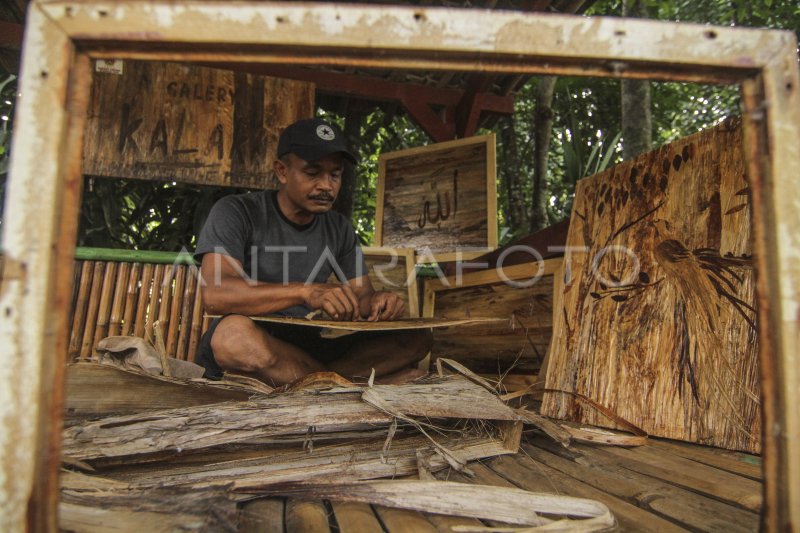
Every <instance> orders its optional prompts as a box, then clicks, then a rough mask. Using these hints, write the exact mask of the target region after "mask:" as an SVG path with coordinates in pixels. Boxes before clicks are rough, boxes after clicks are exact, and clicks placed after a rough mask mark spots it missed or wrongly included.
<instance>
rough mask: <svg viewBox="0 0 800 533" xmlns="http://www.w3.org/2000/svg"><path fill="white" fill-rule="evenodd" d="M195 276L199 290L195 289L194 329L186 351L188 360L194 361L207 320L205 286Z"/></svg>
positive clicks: (193, 307)
mask: <svg viewBox="0 0 800 533" xmlns="http://www.w3.org/2000/svg"><path fill="white" fill-rule="evenodd" d="M192 277H194V278H195V279H196V280H197V281H196V283H197V290H195V291H194V293H195V294H194V303H193V306H192V331H191V335H190V337H189V347H188V351H187V353H186V360H187V361H194V357H195V355H196V354H197V347H198V346H199V345H200V337H202V334H203V332H204V331H205V330H204V329H203V325H204V324H205V320H204V318H203V287H202V283H200V281H199V277H195V276H192Z"/></svg>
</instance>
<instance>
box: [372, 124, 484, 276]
mask: <svg viewBox="0 0 800 533" xmlns="http://www.w3.org/2000/svg"><path fill="white" fill-rule="evenodd" d="M375 242H376V245H377V246H391V247H411V248H415V249H416V251H417V256H418V262H434V261H438V262H443V261H452V260H458V259H470V258H473V257H476V256H478V255H480V254H482V253H485V252H486V251H488V250H492V249H494V248H495V247H496V246H497V189H496V163H495V136H494V135H493V134H492V135H482V136H478V137H469V138H466V139H459V140H456V141H448V142H444V143H438V144H432V145H429V146H423V147H420V148H411V149H408V150H401V151H398V152H391V153H387V154H381V156H380V159H379V170H378V197H377V207H376V223H375Z"/></svg>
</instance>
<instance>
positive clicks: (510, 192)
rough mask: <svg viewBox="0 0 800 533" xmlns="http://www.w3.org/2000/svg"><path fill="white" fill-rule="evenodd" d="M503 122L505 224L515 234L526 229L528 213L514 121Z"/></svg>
mask: <svg viewBox="0 0 800 533" xmlns="http://www.w3.org/2000/svg"><path fill="white" fill-rule="evenodd" d="M504 122H505V123H506V124H505V127H504V128H503V129H502V130H501V132H500V138H501V139H502V143H503V159H504V162H503V163H504V164H503V168H502V169H501V172H502V176H503V184H504V186H505V187H504V188H505V192H506V199H507V203H506V205H507V209H506V224H508V227H509V229H510V230H511V232H512V233H515V232H516V231H518V230H519V229H521V228H527V227H528V216H527V215H528V213H527V211H526V209H525V193H524V191H523V187H522V176H520V170H519V169H520V162H519V151H518V150H517V132H516V129H515V128H514V119H513V117H509V118H507V119H506V120H504Z"/></svg>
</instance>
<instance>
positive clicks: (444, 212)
mask: <svg viewBox="0 0 800 533" xmlns="http://www.w3.org/2000/svg"><path fill="white" fill-rule="evenodd" d="M451 201H452V205H451ZM431 205H432V204H431V201H430V200H424V201H423V203H422V212H421V213H420V215H419V218H418V219H417V226H419V228H420V229H422V228H424V227H425V226H426V225H427V224H428V223H431V224H436V223H439V222H441V221H444V220H447V219H449V218H450V215H451V214H452V215H453V218H455V216H456V213H457V212H458V169H455V170H453V196H452V197H451V196H450V191H444V201H442V193H441V191H436V212H435V213H431Z"/></svg>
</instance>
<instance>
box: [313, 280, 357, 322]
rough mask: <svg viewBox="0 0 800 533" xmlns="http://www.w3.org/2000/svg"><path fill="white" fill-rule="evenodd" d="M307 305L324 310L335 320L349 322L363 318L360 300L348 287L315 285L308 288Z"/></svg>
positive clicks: (325, 284) (326, 284)
mask: <svg viewBox="0 0 800 533" xmlns="http://www.w3.org/2000/svg"><path fill="white" fill-rule="evenodd" d="M305 300H306V303H307V304H308V305H310V306H311V308H312V309H322V310H323V311H325V312H326V313H328V316H330V317H331V318H332V319H333V320H340V321H348V320H358V319H359V318H361V316H360V312H359V309H358V298H357V297H356V294H355V293H354V292H353V289H351V288H350V287H349V286H347V285H339V284H335V283H315V284H314V285H309V286H307V294H306V297H305Z"/></svg>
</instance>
